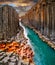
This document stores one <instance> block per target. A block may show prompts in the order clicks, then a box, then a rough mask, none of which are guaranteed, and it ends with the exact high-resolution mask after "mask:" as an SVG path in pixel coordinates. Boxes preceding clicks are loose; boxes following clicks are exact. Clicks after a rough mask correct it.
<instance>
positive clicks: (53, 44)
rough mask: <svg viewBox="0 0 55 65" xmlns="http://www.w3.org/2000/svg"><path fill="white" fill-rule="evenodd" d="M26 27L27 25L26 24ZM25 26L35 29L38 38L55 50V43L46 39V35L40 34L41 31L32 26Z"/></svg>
mask: <svg viewBox="0 0 55 65" xmlns="http://www.w3.org/2000/svg"><path fill="white" fill-rule="evenodd" d="M24 25H25V24H24ZM25 26H28V27H30V28H31V29H33V31H34V32H35V33H36V34H38V36H39V37H40V38H41V39H42V40H43V41H44V42H46V43H47V44H48V45H49V46H50V47H51V48H53V49H54V50H55V42H52V41H51V40H50V39H48V38H46V37H45V36H44V35H42V34H41V33H40V31H38V30H36V29H35V28H34V27H32V26H31V25H30V26H29V25H25Z"/></svg>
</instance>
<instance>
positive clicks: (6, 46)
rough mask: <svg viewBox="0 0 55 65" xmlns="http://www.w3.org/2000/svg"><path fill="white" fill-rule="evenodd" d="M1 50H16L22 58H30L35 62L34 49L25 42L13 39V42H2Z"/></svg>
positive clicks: (30, 60)
mask: <svg viewBox="0 0 55 65" xmlns="http://www.w3.org/2000/svg"><path fill="white" fill-rule="evenodd" d="M0 50H3V51H5V52H15V53H17V54H18V55H19V56H20V57H22V59H28V61H29V62H33V61H32V58H33V55H34V54H33V51H32V49H31V48H30V46H29V45H28V44H25V43H21V44H20V43H18V42H15V41H13V42H12V43H2V44H0Z"/></svg>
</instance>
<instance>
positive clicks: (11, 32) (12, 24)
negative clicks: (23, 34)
mask: <svg viewBox="0 0 55 65" xmlns="http://www.w3.org/2000/svg"><path fill="white" fill-rule="evenodd" d="M18 22H19V16H18V13H17V12H16V10H15V9H14V8H13V7H11V6H8V5H4V6H0V41H1V40H3V41H5V40H10V39H11V38H12V37H13V38H12V40H13V39H14V36H15V35H16V34H17V30H19V29H20V27H19V24H18ZM5 42H6V41H5Z"/></svg>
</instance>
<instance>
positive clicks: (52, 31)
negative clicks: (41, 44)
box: [21, 0, 55, 41]
mask: <svg viewBox="0 0 55 65" xmlns="http://www.w3.org/2000/svg"><path fill="white" fill-rule="evenodd" d="M21 18H22V22H23V23H25V25H28V26H30V25H31V26H33V27H34V28H36V29H37V30H38V31H40V33H41V34H42V35H44V36H45V37H47V38H49V39H50V40H52V41H55V1H54V0H47V1H46V0H41V1H39V2H38V3H37V4H36V5H35V6H33V7H32V8H31V10H29V11H28V13H26V14H25V16H23V17H21Z"/></svg>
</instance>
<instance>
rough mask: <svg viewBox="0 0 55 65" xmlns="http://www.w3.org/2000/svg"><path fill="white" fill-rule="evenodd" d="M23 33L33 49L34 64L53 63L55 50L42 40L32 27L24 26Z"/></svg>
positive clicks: (44, 64) (54, 63)
mask: <svg viewBox="0 0 55 65" xmlns="http://www.w3.org/2000/svg"><path fill="white" fill-rule="evenodd" d="M22 27H23V29H24V34H25V36H26V37H27V38H28V40H29V42H28V43H29V44H30V45H31V46H32V48H33V50H34V62H35V64H36V65H55V51H54V50H53V49H52V48H51V47H50V46H48V45H47V44H46V43H45V42H43V41H42V40H41V39H40V38H39V36H38V34H36V33H35V32H34V31H33V30H32V29H30V28H28V27H24V26H23V25H22Z"/></svg>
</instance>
